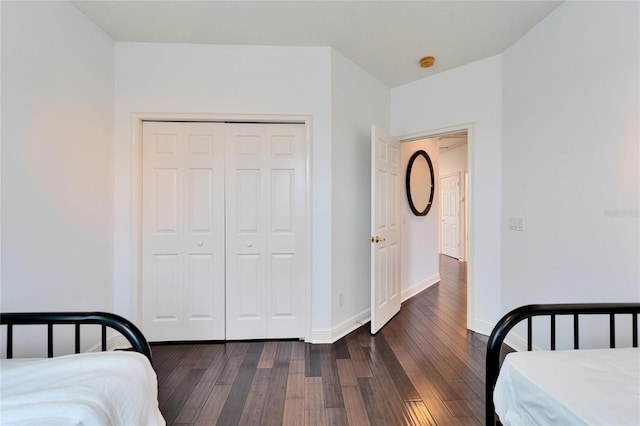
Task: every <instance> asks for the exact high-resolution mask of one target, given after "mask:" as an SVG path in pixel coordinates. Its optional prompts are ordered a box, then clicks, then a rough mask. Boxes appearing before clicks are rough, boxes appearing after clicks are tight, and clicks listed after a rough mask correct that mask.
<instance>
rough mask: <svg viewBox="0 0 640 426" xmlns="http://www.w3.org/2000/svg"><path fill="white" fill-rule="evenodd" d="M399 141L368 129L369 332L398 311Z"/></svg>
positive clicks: (376, 129)
mask: <svg viewBox="0 0 640 426" xmlns="http://www.w3.org/2000/svg"><path fill="white" fill-rule="evenodd" d="M399 163H400V141H399V140H398V139H396V138H394V137H393V136H391V135H389V134H388V133H387V132H386V131H384V130H382V129H381V128H379V127H376V126H372V128H371V333H372V334H374V333H377V332H378V331H379V330H380V329H381V328H382V327H383V326H384V325H385V324H386V323H387V322H388V321H389V320H390V319H391V318H393V316H394V315H395V314H397V313H398V312H399V311H400V302H401V300H400V297H401V293H400V222H399V218H400V197H399V194H400V182H401V179H400V164H399Z"/></svg>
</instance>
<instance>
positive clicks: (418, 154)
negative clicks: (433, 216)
mask: <svg viewBox="0 0 640 426" xmlns="http://www.w3.org/2000/svg"><path fill="white" fill-rule="evenodd" d="M418 157H424V159H425V160H427V165H428V166H429V174H430V175H431V188H430V193H429V202H428V203H427V206H426V207H425V208H424V210H422V211H419V210H418V209H416V206H415V204H413V198H412V197H411V168H412V167H413V163H414V162H415V161H416V158H418ZM405 187H406V190H407V199H408V200H409V207H410V208H411V211H412V212H413V214H414V215H416V216H426V215H427V213H429V210H431V205H432V204H433V193H434V191H435V176H434V175H433V164H432V163H431V158H429V154H427V153H426V152H425V151H424V150H419V151H416V152H414V153H413V155H412V156H411V158H410V159H409V164H408V165H407V175H406V178H405Z"/></svg>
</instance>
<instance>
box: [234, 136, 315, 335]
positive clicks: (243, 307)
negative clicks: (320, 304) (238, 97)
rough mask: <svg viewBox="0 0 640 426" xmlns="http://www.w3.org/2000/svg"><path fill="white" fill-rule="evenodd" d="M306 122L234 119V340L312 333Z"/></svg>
mask: <svg viewBox="0 0 640 426" xmlns="http://www.w3.org/2000/svg"><path fill="white" fill-rule="evenodd" d="M305 167H306V155H305V135H304V125H301V124H227V127H226V173H227V178H226V260H227V267H226V271H227V275H226V276H227V279H226V289H227V290H226V296H227V306H226V307H227V309H226V313H227V315H226V318H227V322H226V329H227V339H229V340H232V339H257V338H297V337H304V325H305V321H304V312H305V309H304V303H305V302H304V301H305V288H304V283H305V263H306V253H305V250H306V242H305V232H304V227H305V202H306V201H305V200H306V169H305Z"/></svg>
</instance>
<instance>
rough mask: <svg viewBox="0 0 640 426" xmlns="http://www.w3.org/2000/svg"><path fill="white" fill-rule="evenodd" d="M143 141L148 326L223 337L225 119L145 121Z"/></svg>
mask: <svg viewBox="0 0 640 426" xmlns="http://www.w3.org/2000/svg"><path fill="white" fill-rule="evenodd" d="M142 139H143V141H142V150H143V165H142V187H143V189H142V289H141V302H142V303H141V305H142V306H141V308H142V315H141V316H142V328H143V330H144V333H145V335H146V336H147V338H148V339H149V340H151V341H171V340H222V339H224V338H225V284H224V283H225V253H224V249H225V236H224V233H225V228H224V223H225V222H224V214H225V210H224V202H225V200H224V190H225V188H224V179H225V164H224V155H225V153H224V149H225V125H224V124H223V123H175V122H167V123H164V122H145V123H144V124H143V138H142Z"/></svg>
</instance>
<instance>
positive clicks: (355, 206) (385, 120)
mask: <svg viewBox="0 0 640 426" xmlns="http://www.w3.org/2000/svg"><path fill="white" fill-rule="evenodd" d="M389 94H390V92H389V89H388V88H387V87H386V86H385V85H384V84H382V83H381V82H380V81H378V80H377V79H375V78H374V77H372V76H371V75H369V74H368V73H366V72H365V71H364V70H362V69H361V68H359V67H358V66H357V65H355V64H354V63H353V62H351V61H350V60H348V59H347V58H345V57H344V56H343V55H341V54H340V53H339V52H337V51H335V50H332V55H331V116H332V118H331V123H332V139H333V142H332V148H331V152H332V160H331V179H332V182H333V183H332V187H333V190H332V200H331V202H332V206H333V209H332V232H331V233H332V244H331V247H332V255H331V257H332V261H331V266H332V279H331V285H332V300H331V305H330V307H331V309H332V312H333V314H332V328H333V332H332V334H333V335H332V339H335V338H336V337H341V335H343V334H344V333H346V332H348V331H351V330H353V329H355V328H357V327H358V326H359V324H358V323H357V322H356V321H358V320H359V321H362V320H363V319H364V318H366V317H367V316H368V313H369V311H370V307H371V261H370V259H371V248H370V245H371V243H370V242H369V240H368V237H369V236H370V232H371V125H372V124H377V125H380V126H383V127H385V128H388V127H389ZM340 292H342V293H343V294H344V304H343V305H342V306H338V303H337V300H338V293H340ZM363 316H364V318H363ZM336 333H337V335H336Z"/></svg>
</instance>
